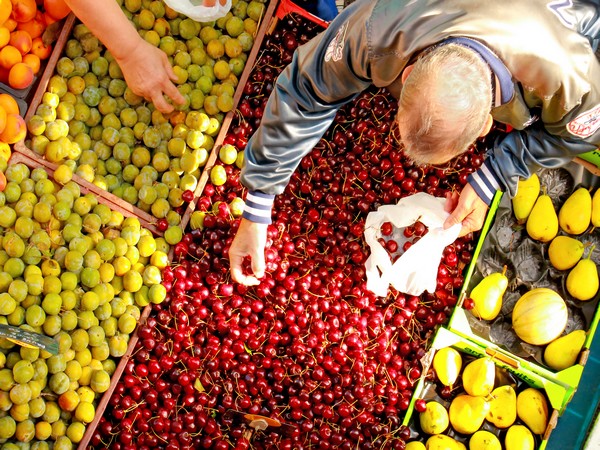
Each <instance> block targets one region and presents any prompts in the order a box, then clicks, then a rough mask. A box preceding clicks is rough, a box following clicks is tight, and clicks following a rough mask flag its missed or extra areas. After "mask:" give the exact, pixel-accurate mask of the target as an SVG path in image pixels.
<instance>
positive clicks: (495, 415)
mask: <svg viewBox="0 0 600 450" xmlns="http://www.w3.org/2000/svg"><path fill="white" fill-rule="evenodd" d="M490 397H491V398H490V399H489V400H488V403H489V404H490V410H489V411H488V413H487V416H486V420H487V421H488V422H490V423H493V424H494V425H495V426H496V427H497V428H508V427H510V426H511V425H512V424H513V423H515V420H517V393H516V392H515V390H514V388H513V387H512V386H511V385H509V384H505V385H504V386H498V387H497V388H496V389H494V390H493V391H492V395H491V396H490Z"/></svg>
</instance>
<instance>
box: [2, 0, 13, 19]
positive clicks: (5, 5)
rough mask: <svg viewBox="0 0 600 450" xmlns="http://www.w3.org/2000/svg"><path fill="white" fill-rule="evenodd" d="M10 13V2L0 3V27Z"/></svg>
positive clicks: (8, 0) (4, 0) (3, 1)
mask: <svg viewBox="0 0 600 450" xmlns="http://www.w3.org/2000/svg"><path fill="white" fill-rule="evenodd" d="M11 13H12V2H11V1H10V0H1V1H0V25H1V24H4V22H6V21H7V20H8V18H9V17H10V15H11Z"/></svg>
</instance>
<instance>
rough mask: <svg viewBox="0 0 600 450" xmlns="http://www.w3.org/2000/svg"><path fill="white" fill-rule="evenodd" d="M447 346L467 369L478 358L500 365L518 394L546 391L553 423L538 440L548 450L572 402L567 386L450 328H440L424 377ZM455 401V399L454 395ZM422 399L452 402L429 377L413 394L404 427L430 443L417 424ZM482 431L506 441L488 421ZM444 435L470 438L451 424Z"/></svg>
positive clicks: (445, 404)
mask: <svg viewBox="0 0 600 450" xmlns="http://www.w3.org/2000/svg"><path fill="white" fill-rule="evenodd" d="M444 347H452V348H454V349H456V350H458V351H459V352H460V353H461V354H462V356H463V366H462V367H463V369H464V367H465V365H466V364H468V362H470V361H472V360H474V359H476V358H483V357H489V358H491V360H492V361H493V362H494V364H495V365H496V373H497V377H496V379H497V380H498V379H499V374H500V375H502V377H505V376H507V374H508V375H509V378H507V379H508V380H511V379H512V380H513V383H510V384H514V385H515V386H516V388H515V390H516V391H517V393H518V392H520V391H522V390H523V389H526V388H527V387H533V388H536V389H538V390H540V391H543V392H544V393H545V395H546V400H547V403H548V410H549V420H548V425H547V427H546V430H545V431H544V433H543V435H538V436H535V437H536V446H537V447H536V448H537V449H539V450H543V449H544V448H546V445H547V442H548V439H549V437H550V435H551V433H552V430H553V429H554V428H555V426H556V423H557V420H558V417H559V415H560V414H561V413H562V412H563V411H564V409H565V407H566V404H567V403H568V395H569V394H568V392H567V388H566V387H565V386H562V385H560V384H557V383H555V382H553V381H551V380H548V379H546V378H544V377H542V376H539V375H537V374H535V373H533V372H531V371H529V370H528V369H526V368H523V367H518V366H517V365H516V364H515V361H513V360H511V359H510V358H507V357H506V356H505V355H503V354H498V353H496V352H494V351H493V350H491V349H489V348H486V347H484V346H482V345H479V344H476V343H475V342H473V341H471V340H469V339H466V338H465V337H463V336H460V335H458V334H457V333H454V332H452V331H450V330H447V329H446V328H440V329H438V331H437V333H436V336H435V338H434V340H433V342H432V344H431V348H430V350H429V352H428V353H427V355H426V356H425V358H424V362H423V366H424V367H423V374H427V372H428V371H429V370H430V369H431V364H432V362H433V357H434V355H435V353H436V351H438V350H439V349H441V348H444ZM504 384H506V383H504ZM502 385H503V384H502ZM496 387H497V386H496ZM461 392H462V391H461V389H459V388H457V392H456V395H458V394H459V393H461ZM452 398H454V396H453V397H452ZM419 399H425V400H435V401H438V402H439V403H441V404H442V405H444V406H446V407H448V406H449V405H450V400H444V399H442V398H441V397H439V395H438V394H437V393H436V385H435V383H434V382H433V381H431V380H430V379H428V378H427V377H426V376H423V377H421V379H420V380H419V382H418V383H417V385H416V387H415V390H414V393H413V397H412V399H411V403H410V405H409V408H408V410H407V412H406V415H405V417H404V421H403V425H404V426H408V427H410V428H411V431H412V433H411V434H412V435H413V436H419V438H421V439H424V440H426V439H427V437H428V436H427V435H423V433H422V432H420V431H419V426H418V424H417V423H418V413H417V412H416V411H415V409H414V408H415V403H416V401H417V400H419ZM515 423H522V422H521V421H520V420H519V418H517V420H516V422H515ZM480 429H484V430H487V431H490V432H492V433H494V434H496V435H497V436H498V437H499V439H500V441H501V442H503V436H504V433H505V430H500V429H498V428H496V427H495V426H494V425H493V424H491V423H489V422H487V421H484V424H483V425H482V427H481V428H480ZM444 434H448V435H450V436H452V437H454V438H455V439H457V440H459V441H462V442H463V443H465V444H467V441H468V438H469V436H465V435H461V434H459V433H457V432H455V431H454V430H452V429H451V425H450V427H449V430H447V431H446V432H445V433H444ZM467 445H468V444H467Z"/></svg>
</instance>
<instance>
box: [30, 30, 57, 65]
mask: <svg viewBox="0 0 600 450" xmlns="http://www.w3.org/2000/svg"><path fill="white" fill-rule="evenodd" d="M29 52H30V53H33V54H34V55H35V56H37V57H38V58H40V59H41V60H44V59H48V58H49V57H50V55H51V54H52V44H48V45H46V44H44V41H43V40H42V37H41V36H38V37H36V38H34V39H33V41H32V42H31V50H29Z"/></svg>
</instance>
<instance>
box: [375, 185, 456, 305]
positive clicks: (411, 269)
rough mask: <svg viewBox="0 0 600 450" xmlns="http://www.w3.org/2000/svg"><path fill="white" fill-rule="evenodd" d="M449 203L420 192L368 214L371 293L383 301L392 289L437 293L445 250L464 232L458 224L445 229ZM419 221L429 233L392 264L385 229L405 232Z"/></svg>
mask: <svg viewBox="0 0 600 450" xmlns="http://www.w3.org/2000/svg"><path fill="white" fill-rule="evenodd" d="M445 202H446V199H445V198H439V197H434V196H432V195H429V194H426V193H424V192H419V193H417V194H414V195H411V196H408V197H404V198H402V199H400V201H399V202H398V203H397V204H395V205H383V206H380V207H379V208H377V211H373V212H371V213H369V214H368V216H367V220H366V223H365V232H364V235H365V240H366V241H367V244H369V247H370V249H371V254H370V255H369V258H368V259H367V261H366V262H365V268H366V274H367V289H369V290H370V291H371V292H373V293H374V294H375V295H377V296H379V297H385V296H387V294H388V289H389V286H390V285H392V286H393V287H394V288H395V289H397V290H398V291H399V292H402V293H405V294H408V295H415V296H418V295H421V294H422V293H423V292H424V291H428V292H430V293H433V292H435V289H436V286H437V272H438V267H439V265H440V261H441V259H442V253H443V251H444V248H445V247H447V246H448V245H450V244H451V243H452V242H454V241H455V240H456V239H457V238H458V235H459V233H460V230H461V228H462V226H461V224H456V225H453V226H452V227H450V228H448V229H446V230H445V229H444V227H443V226H444V222H445V220H446V218H447V217H448V216H449V215H450V214H449V213H448V212H446V211H445V210H444V204H445ZM417 221H420V222H421V223H423V224H424V225H425V226H426V227H427V228H428V230H429V231H428V232H427V233H426V234H425V236H423V237H422V238H421V239H420V240H419V241H418V242H416V243H415V244H413V245H412V246H411V247H410V248H409V249H408V250H407V251H406V252H404V253H403V254H402V256H400V258H398V259H397V260H396V262H392V260H391V258H390V255H389V254H388V252H387V250H386V249H385V248H384V247H383V246H382V245H381V244H380V243H379V239H380V238H381V237H382V233H381V225H382V224H383V223H385V222H391V223H392V224H393V225H394V227H396V228H398V229H404V228H406V227H407V226H411V225H413V224H414V223H415V222H417Z"/></svg>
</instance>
